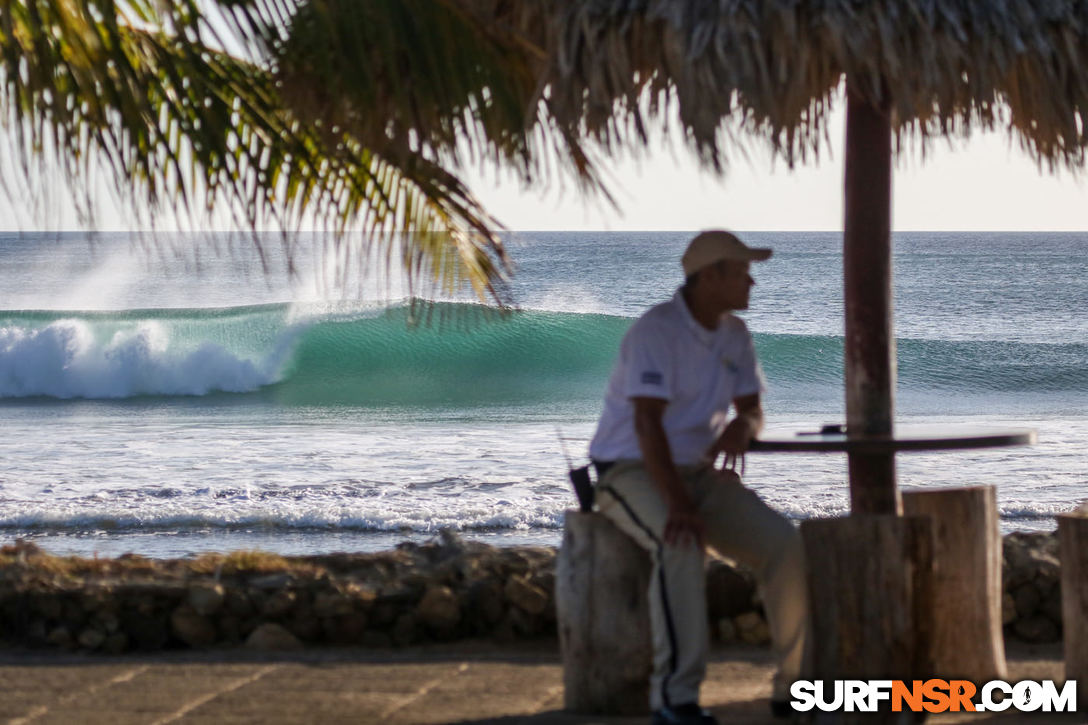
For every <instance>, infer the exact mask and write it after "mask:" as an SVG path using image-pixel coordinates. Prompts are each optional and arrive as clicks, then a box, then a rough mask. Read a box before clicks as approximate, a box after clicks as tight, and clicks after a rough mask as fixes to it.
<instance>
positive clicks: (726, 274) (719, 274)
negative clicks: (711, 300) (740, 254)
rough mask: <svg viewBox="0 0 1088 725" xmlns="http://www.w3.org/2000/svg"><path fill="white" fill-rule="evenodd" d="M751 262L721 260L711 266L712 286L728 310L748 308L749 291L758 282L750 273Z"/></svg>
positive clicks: (710, 280) (716, 295) (718, 298)
mask: <svg viewBox="0 0 1088 725" xmlns="http://www.w3.org/2000/svg"><path fill="white" fill-rule="evenodd" d="M749 267H750V263H749V262H733V261H725V262H719V263H718V264H716V265H714V266H713V267H712V268H711V270H710V271H711V275H710V279H709V280H707V281H708V282H710V286H711V288H712V289H714V290H715V292H716V294H715V297H716V298H717V300H718V302H720V303H721V305H722V307H723V308H724V309H726V310H746V309H748V292H749V291H750V290H751V289H752V285H754V284H755V283H756V282H755V280H754V279H752V275H751V274H749Z"/></svg>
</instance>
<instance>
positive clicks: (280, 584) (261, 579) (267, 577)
mask: <svg viewBox="0 0 1088 725" xmlns="http://www.w3.org/2000/svg"><path fill="white" fill-rule="evenodd" d="M294 583H295V575H294V574H288V573H286V572H284V573H281V574H264V575H261V576H254V577H250V579H249V585H250V586H251V587H254V588H256V589H264V590H275V589H285V588H287V587H289V586H291V585H292V584H294Z"/></svg>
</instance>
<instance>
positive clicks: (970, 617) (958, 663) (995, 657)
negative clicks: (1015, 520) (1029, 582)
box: [903, 486, 1008, 682]
mask: <svg viewBox="0 0 1088 725" xmlns="http://www.w3.org/2000/svg"><path fill="white" fill-rule="evenodd" d="M903 513H904V514H906V515H908V516H929V517H930V518H931V519H932V522H933V539H934V548H933V563H934V580H933V591H934V599H935V605H936V609H935V610H934V612H933V632H932V644H931V646H932V656H933V666H934V668H935V670H934V674H935V676H937V677H940V678H943V679H965V680H971V681H972V682H988V681H989V680H1005V679H1008V669H1007V667H1006V664H1005V639H1004V635H1003V633H1002V619H1001V594H1002V589H1001V531H1000V528H999V527H998V520H997V494H996V490H995V489H994V487H993V486H974V487H970V488H946V489H940V490H930V491H910V492H904V493H903Z"/></svg>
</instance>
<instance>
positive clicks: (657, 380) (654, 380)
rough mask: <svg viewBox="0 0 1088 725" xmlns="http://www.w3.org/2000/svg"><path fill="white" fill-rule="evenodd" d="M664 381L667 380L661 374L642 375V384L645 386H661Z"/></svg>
mask: <svg viewBox="0 0 1088 725" xmlns="http://www.w3.org/2000/svg"><path fill="white" fill-rule="evenodd" d="M664 380H665V378H664V376H662V375H661V373H655V372H644V373H642V384H643V385H661V384H662V383H663V382H664Z"/></svg>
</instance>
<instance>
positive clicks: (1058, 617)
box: [1039, 586, 1062, 625]
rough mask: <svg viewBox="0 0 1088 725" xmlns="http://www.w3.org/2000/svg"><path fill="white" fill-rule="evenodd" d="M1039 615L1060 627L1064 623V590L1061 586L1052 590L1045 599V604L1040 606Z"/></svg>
mask: <svg viewBox="0 0 1088 725" xmlns="http://www.w3.org/2000/svg"><path fill="white" fill-rule="evenodd" d="M1039 613H1040V614H1042V615H1043V616H1044V617H1046V618H1047V619H1049V620H1050V621H1051V622H1054V623H1055V624H1058V625H1060V624H1061V623H1062V589H1061V587H1060V586H1057V587H1054V588H1053V589H1051V590H1050V593H1049V594H1047V596H1046V598H1045V599H1043V603H1042V604H1041V605H1039Z"/></svg>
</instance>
